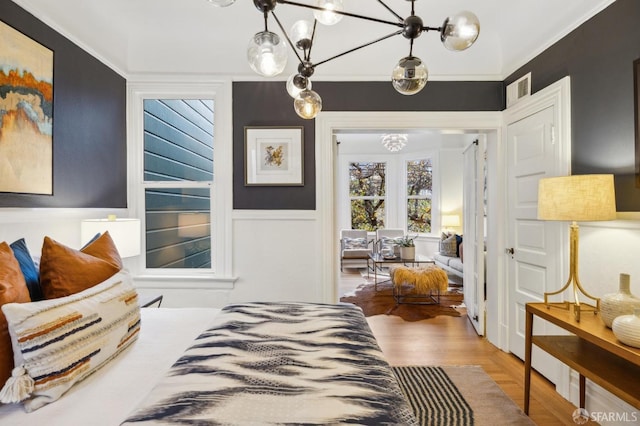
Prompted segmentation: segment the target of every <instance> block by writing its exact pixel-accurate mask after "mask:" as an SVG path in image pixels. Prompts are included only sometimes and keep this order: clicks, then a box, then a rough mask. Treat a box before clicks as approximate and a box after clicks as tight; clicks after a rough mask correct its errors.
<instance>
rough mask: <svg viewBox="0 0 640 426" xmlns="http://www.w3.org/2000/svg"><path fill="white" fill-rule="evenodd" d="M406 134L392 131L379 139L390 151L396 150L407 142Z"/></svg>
mask: <svg viewBox="0 0 640 426" xmlns="http://www.w3.org/2000/svg"><path fill="white" fill-rule="evenodd" d="M407 140H408V135H405V134H398V133H393V134H389V135H382V138H380V141H381V142H382V145H383V146H384V147H385V148H387V149H388V150H389V151H391V152H398V151H400V150H401V149H402V148H404V147H405V145H406V144H407Z"/></svg>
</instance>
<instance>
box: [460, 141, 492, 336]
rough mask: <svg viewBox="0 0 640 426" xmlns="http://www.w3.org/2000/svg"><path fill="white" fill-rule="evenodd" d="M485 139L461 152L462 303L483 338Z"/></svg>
mask: <svg viewBox="0 0 640 426" xmlns="http://www.w3.org/2000/svg"><path fill="white" fill-rule="evenodd" d="M485 146H486V141H485V137H484V136H482V137H480V139H479V140H477V141H475V142H473V143H472V144H471V145H470V146H469V147H467V149H466V150H465V151H464V172H463V174H464V178H463V181H464V186H463V205H464V220H463V225H464V233H463V235H464V241H463V256H464V263H463V264H464V268H463V270H464V287H463V288H464V304H465V305H466V307H467V315H468V316H469V319H470V320H471V324H473V327H474V328H475V329H476V332H477V333H478V334H479V335H481V336H483V335H484V302H485V280H484V277H485V274H484V190H485V185H484V182H485V179H484V171H485V166H484V164H485V152H486V149H485Z"/></svg>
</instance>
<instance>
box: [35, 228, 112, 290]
mask: <svg viewBox="0 0 640 426" xmlns="http://www.w3.org/2000/svg"><path fill="white" fill-rule="evenodd" d="M104 235H106V238H103V236H101V237H100V238H98V239H97V240H96V241H94V243H92V244H90V245H89V246H87V247H85V248H84V249H83V251H80V250H74V249H72V248H69V247H67V246H65V245H63V244H60V243H58V242H57V241H55V240H53V239H51V238H49V237H44V243H43V245H42V255H41V258H40V285H41V286H42V292H43V294H44V297H45V299H56V298H58V297H65V296H69V295H71V294H75V293H78V292H81V291H83V290H86V289H88V288H89V287H93V286H94V285H96V284H99V283H101V282H102V281H104V280H106V279H107V278H109V277H111V276H112V275H114V274H115V273H116V272H118V271H119V270H120V269H122V260H120V256H119V255H118V252H117V250H116V249H115V245H113V241H112V240H111V237H109V236H108V234H107V233H105V234H104ZM96 243H97V245H96V246H94V247H92V246H93V245H94V244H96ZM110 244H111V245H112V246H113V247H112V248H111V247H110ZM87 251H88V253H87ZM116 256H117V258H116Z"/></svg>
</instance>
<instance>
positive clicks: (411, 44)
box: [409, 39, 414, 56]
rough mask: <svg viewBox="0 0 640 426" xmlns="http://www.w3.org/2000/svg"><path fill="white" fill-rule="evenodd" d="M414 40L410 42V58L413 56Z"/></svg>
mask: <svg viewBox="0 0 640 426" xmlns="http://www.w3.org/2000/svg"><path fill="white" fill-rule="evenodd" d="M413 40H414V39H411V40H409V56H413Z"/></svg>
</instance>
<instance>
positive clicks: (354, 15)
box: [278, 0, 404, 27]
mask: <svg viewBox="0 0 640 426" xmlns="http://www.w3.org/2000/svg"><path fill="white" fill-rule="evenodd" d="M278 3H282V4H290V5H292V6H299V7H306V8H307V9H314V10H319V11H321V12H326V9H324V8H322V7H319V6H314V5H311V4H304V3H298V2H295V1H289V0H278ZM331 12H332V13H335V14H336V15H343V16H349V17H351V18H357V19H364V20H365V21H373V22H379V23H381V24H388V25H393V26H394V27H403V26H404V23H403V22H391V21H385V20H384V19H378V18H372V17H370V16H364V15H358V14H357V13H351V12H344V11H341V10H332V11H331Z"/></svg>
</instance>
